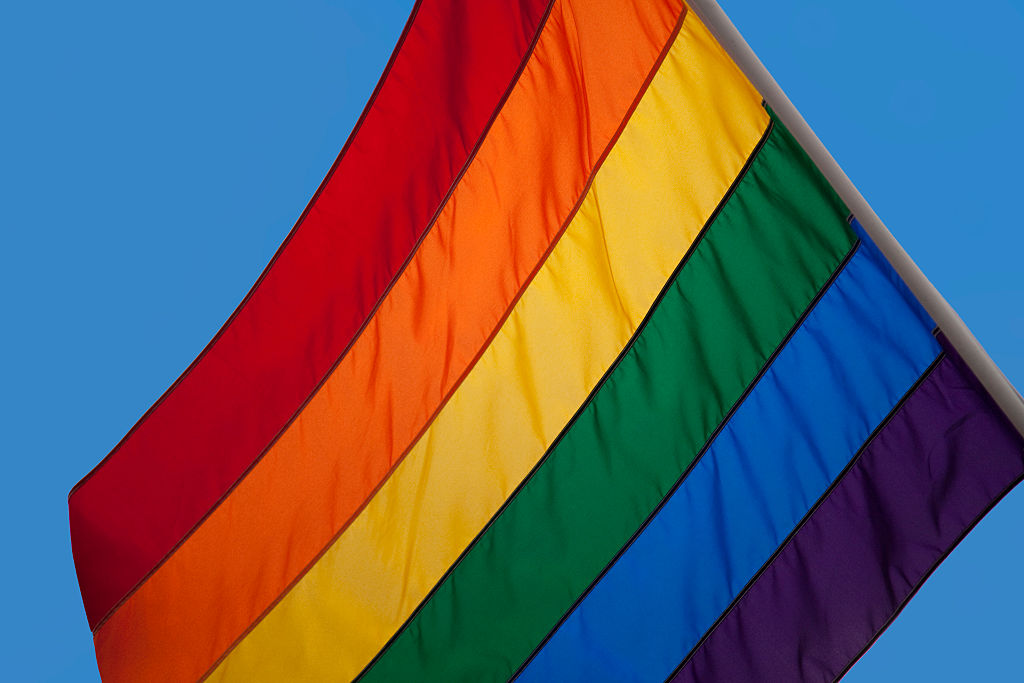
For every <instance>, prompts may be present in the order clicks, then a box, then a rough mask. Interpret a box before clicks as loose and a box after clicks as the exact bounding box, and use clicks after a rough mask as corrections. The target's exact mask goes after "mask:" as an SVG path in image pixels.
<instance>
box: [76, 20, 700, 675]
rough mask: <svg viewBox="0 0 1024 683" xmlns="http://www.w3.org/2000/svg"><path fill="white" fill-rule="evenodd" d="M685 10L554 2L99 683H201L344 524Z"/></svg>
mask: <svg viewBox="0 0 1024 683" xmlns="http://www.w3.org/2000/svg"><path fill="white" fill-rule="evenodd" d="M681 11H682V8H681V5H680V2H679V1H678V0H659V1H658V2H651V1H650V0H633V2H622V0H558V1H557V2H556V3H555V5H554V8H553V10H552V13H551V16H550V17H549V19H548V21H547V24H546V26H545V27H544V30H543V33H542V34H541V38H540V40H539V42H538V44H537V46H536V49H535V52H534V54H533V55H532V57H531V58H530V61H529V63H528V65H527V67H526V69H525V70H524V72H523V74H522V76H521V78H520V80H519V82H518V84H517V85H516V87H515V88H514V90H513V92H512V94H511V96H510V97H509V100H508V102H507V103H506V105H505V107H504V109H503V110H502V112H501V114H500V115H499V117H498V119H497V120H496V121H495V123H494V126H493V127H492V128H491V131H490V132H489V134H488V136H487V139H486V140H485V141H484V143H483V145H482V146H481V149H480V151H479V153H478V155H477V158H476V159H475V160H474V161H473V162H472V164H471V165H470V167H469V169H468V171H467V172H466V175H465V176H464V178H463V179H462V181H461V183H460V184H459V185H458V187H457V188H456V190H455V193H454V194H453V196H452V198H451V200H450V201H449V203H448V204H447V205H446V206H445V208H444V210H443V211H442V213H441V215H440V216H439V218H438V221H437V224H436V225H435V226H434V227H433V229H432V230H431V231H430V233H429V234H428V235H427V237H426V239H424V241H423V244H422V245H421V247H420V249H419V250H418V252H417V253H416V255H415V257H414V258H413V260H412V262H411V263H410V265H409V267H408V268H407V269H406V271H405V273H403V275H402V276H401V278H400V279H399V280H398V282H397V283H396V285H395V287H394V289H393V290H392V291H391V293H390V294H389V295H388V297H387V298H386V299H385V301H384V302H383V304H382V306H381V307H380V309H379V311H378V312H377V315H376V316H375V317H374V318H373V319H372V321H371V322H370V324H369V325H368V326H367V328H366V330H365V332H364V333H363V335H362V336H361V337H360V338H359V339H358V341H357V342H356V344H355V345H353V347H352V350H351V351H350V352H349V354H348V356H346V357H345V358H344V359H343V361H342V362H341V364H340V365H339V366H338V368H337V369H336V370H335V371H334V373H333V374H332V375H331V377H330V378H329V380H328V381H327V382H326V383H325V384H324V386H323V388H322V389H321V390H320V391H319V393H318V394H317V395H316V397H315V398H314V399H313V400H312V401H311V402H310V403H309V405H308V406H307V407H306V408H305V410H304V411H303V412H302V414H301V415H300V416H299V417H298V419H297V420H296V421H295V422H294V423H293V424H292V425H291V427H289V429H288V430H287V431H286V432H285V433H284V435H283V436H282V437H281V439H280V440H279V441H278V442H277V443H276V444H274V446H273V447H272V448H271V449H270V450H269V451H268V452H267V454H266V455H265V457H264V458H263V459H262V460H261V461H260V462H259V463H258V464H257V466H256V467H255V468H254V469H253V470H252V471H251V472H250V474H249V475H248V476H247V477H246V478H245V479H244V480H243V481H242V483H241V484H240V485H239V486H238V488H237V489H235V491H233V492H232V493H231V495H230V496H228V498H226V499H225V501H224V502H223V503H222V504H221V505H220V507H218V508H217V509H215V510H214V511H213V513H212V514H211V515H210V517H209V518H208V519H207V520H206V521H205V522H204V523H203V524H202V525H201V526H200V527H199V528H198V529H197V530H196V532H195V533H194V534H193V535H192V536H191V537H190V538H189V539H188V540H187V541H186V542H185V543H184V544H183V545H182V546H181V547H180V548H179V549H178V550H177V552H176V553H174V555H172V556H171V557H170V558H169V559H168V561H167V562H166V563H165V564H164V565H163V566H161V567H160V568H159V569H158V570H157V571H156V572H155V573H154V574H153V575H152V576H151V577H150V578H149V580H148V581H147V582H146V583H144V584H143V585H142V586H141V587H140V588H139V590H138V591H137V592H136V593H135V594H134V595H132V596H131V597H130V598H129V600H128V601H126V602H125V604H124V605H122V607H121V608H120V609H119V610H118V611H117V612H115V613H114V614H113V615H112V616H111V618H110V619H109V620H108V621H107V622H106V623H105V624H103V625H102V627H101V628H100V630H99V631H98V632H97V634H96V650H97V658H98V660H99V664H100V670H101V672H102V673H103V676H104V678H105V679H107V680H181V679H195V678H197V677H199V676H201V675H202V673H203V672H204V671H206V670H207V668H208V667H209V666H210V665H211V664H213V663H214V662H215V661H216V660H217V658H218V657H220V656H221V654H222V653H223V652H224V651H225V650H226V649H227V648H228V647H229V646H230V645H231V644H232V643H233V642H234V641H235V640H236V639H237V638H238V637H239V636H240V635H242V634H243V632H244V631H245V630H246V629H247V627H249V625H250V624H252V623H253V621H254V620H255V619H257V618H258V617H259V615H260V614H261V613H262V612H263V611H264V610H266V609H267V608H268V607H269V606H270V605H271V604H272V603H273V601H274V600H275V599H276V598H277V597H278V596H279V595H280V594H281V592H282V591H283V590H284V589H285V588H286V587H287V586H288V585H289V583H291V582H292V581H293V580H294V579H296V578H297V577H298V576H299V574H300V573H301V572H302V571H303V570H304V568H305V567H306V566H307V565H308V564H309V563H310V562H311V561H313V560H314V559H315V558H316V556H317V554H318V553H319V552H320V551H321V550H322V549H323V548H324V547H325V546H326V545H327V544H328V543H329V542H330V541H331V539H332V538H333V537H334V536H335V535H336V533H337V532H338V531H339V530H340V529H342V528H343V527H344V526H345V525H346V524H347V523H348V522H349V521H350V520H351V519H352V517H353V516H354V515H355V514H356V513H358V511H359V509H360V508H361V506H362V505H363V504H364V502H365V501H366V500H367V498H368V497H369V496H371V495H372V493H373V491H374V490H375V489H376V487H378V486H379V484H380V483H381V482H382V481H383V480H384V478H385V477H386V476H387V474H388V473H389V472H390V470H391V468H392V467H393V466H394V465H395V464H396V462H397V461H398V460H399V459H400V457H401V455H402V454H403V453H404V452H405V451H406V450H407V449H408V447H409V446H410V445H411V444H412V443H413V442H414V441H415V439H416V438H417V436H418V435H419V434H420V433H421V432H422V430H423V429H425V427H426V426H427V424H428V423H429V422H430V420H431V419H432V417H433V415H434V414H435V413H436V411H437V410H439V409H440V407H441V405H442V404H443V402H444V401H445V400H446V397H447V396H448V395H450V393H451V392H452V391H454V389H455V387H456V386H457V385H458V383H459V382H460V381H461V378H462V377H463V376H464V374H465V373H466V372H467V371H468V370H469V368H470V367H471V365H472V364H473V362H474V361H475V358H476V357H477V355H478V354H479V353H480V352H481V351H482V349H483V348H484V347H485V346H486V344H487V343H489V341H490V338H491V336H492V335H493V334H494V332H495V331H496V330H497V329H498V327H499V326H500V324H501V322H502V320H503V319H504V316H505V315H506V313H507V311H508V310H509V309H510V307H511V306H512V304H513V303H514V301H515V300H516V299H517V298H518V296H519V294H520V292H521V290H522V288H523V287H524V286H525V285H526V284H527V283H528V281H529V279H530V278H531V277H532V273H533V272H535V270H536V269H537V268H538V267H539V266H540V264H541V263H542V261H543V259H544V258H545V255H546V253H547V251H548V249H549V247H550V246H551V244H552V240H553V239H554V238H555V236H556V235H557V234H558V232H559V230H560V229H561V227H562V224H563V223H564V222H565V221H566V220H567V218H568V216H569V214H570V212H571V210H572V207H573V206H574V204H575V203H576V202H577V200H578V199H579V197H580V195H581V194H582V193H583V191H584V187H585V183H586V180H587V178H588V176H589V175H590V173H591V171H592V166H593V164H594V162H595V161H596V160H597V159H598V158H599V157H600V156H601V154H602V153H603V151H604V149H605V147H606V146H607V145H608V144H609V142H610V140H611V138H612V136H613V134H614V133H615V131H616V129H617V128H618V127H619V124H620V123H621V121H622V119H623V117H624V116H625V114H626V112H627V111H628V109H629V108H630V106H631V105H632V103H633V100H634V98H635V97H636V96H637V94H638V92H639V91H640V89H641V86H642V84H643V82H644V80H645V79H646V78H647V76H648V73H649V72H650V70H651V69H652V67H653V66H654V64H655V62H656V60H657V58H658V55H659V53H660V52H661V49H662V47H663V46H664V44H665V42H666V41H667V40H668V38H669V36H670V35H671V32H672V29H673V27H674V26H675V24H676V19H677V17H678V15H679V13H680V12H681ZM401 202H402V198H401V197H396V198H395V208H396V210H401ZM254 400H258V397H256V398H254Z"/></svg>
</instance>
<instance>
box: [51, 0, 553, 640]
mask: <svg viewBox="0 0 1024 683" xmlns="http://www.w3.org/2000/svg"><path fill="white" fill-rule="evenodd" d="M547 5H548V1H547V0H518V1H517V2H502V3H483V2H470V3H466V2H460V1H459V0H422V1H421V2H419V3H418V4H417V6H416V8H414V10H413V14H412V16H411V17H410V20H409V24H408V25H407V26H406V29H405V31H404V32H403V34H402V38H401V39H400V41H399V44H398V47H396V49H395V53H394V54H393V55H392V57H391V61H390V62H389V64H388V69H387V70H386V71H385V74H384V76H383V77H382V79H381V82H380V83H378V85H377V89H376V91H375V92H374V95H373V97H372V98H371V100H370V103H369V104H368V105H367V108H366V110H365V111H364V112H363V115H362V117H361V118H360V121H359V123H358V124H357V125H356V129H355V131H354V132H353V134H352V135H351V137H350V138H349V140H348V142H346V144H345V147H344V148H343V149H342V152H341V154H340V155H339V157H338V159H337V161H335V164H334V166H333V167H332V169H331V171H330V172H329V173H328V175H327V178H326V179H325V180H324V182H323V184H322V185H321V187H320V188H319V189H318V190H317V193H316V194H315V195H314V196H313V199H312V200H311V201H310V204H309V205H308V206H307V207H306V210H305V211H304V212H303V215H302V216H301V217H300V218H299V221H298V222H297V223H296V226H295V228H293V230H292V232H291V234H289V236H288V238H286V240H285V242H284V244H283V245H282V246H281V248H280V249H279V250H278V253H277V254H276V255H275V257H274V259H273V260H272V261H271V263H270V265H269V266H268V267H267V269H266V270H265V271H264V273H263V275H261V277H260V279H259V280H258V281H257V283H256V285H254V287H253V289H252V290H251V291H250V292H249V294H248V295H247V296H246V298H245V299H244V300H243V301H242V303H241V304H240V305H239V307H238V309H237V310H236V311H235V312H234V314H232V316H231V318H230V319H229V320H228V322H227V323H225V325H224V327H223V328H221V330H220V331H219V332H218V333H217V336H215V337H214V339H213V341H211V342H210V344H209V345H208V346H207V347H206V349H204V350H203V352H202V353H201V354H200V356H199V357H198V358H197V359H196V360H195V361H194V362H193V363H192V365H191V366H189V368H188V369H187V370H186V371H185V372H184V373H183V374H182V376H181V377H180V378H179V379H178V380H177V381H176V382H175V383H174V385H172V386H171V388H170V389H168V391H167V392H166V393H165V394H164V395H163V396H162V397H161V398H160V400H159V401H157V403H156V404H155V405H154V406H153V407H152V408H150V410H149V411H148V412H147V413H146V414H145V415H144V416H143V417H142V418H141V419H140V420H139V422H138V423H137V424H136V425H135V426H134V427H133V428H132V430H131V431H130V432H129V433H128V435H127V436H125V438H124V439H122V441H121V443H119V444H118V445H117V446H116V447H115V448H114V450H113V451H111V453H110V454H109V455H108V456H107V457H106V458H105V459H104V460H103V462H101V463H100V464H99V465H98V466H97V467H96V468H95V469H94V470H93V471H92V472H90V473H89V474H88V475H87V476H86V477H85V478H84V479H83V480H82V481H81V482H80V483H79V484H78V485H77V486H76V487H75V488H74V489H72V492H71V495H70V496H69V507H70V520H71V539H72V547H73V551H74V556H75V566H76V568H77V570H78V580H79V584H80V586H81V589H82V597H83V601H84V602H85V608H86V613H87V615H88V617H89V622H90V625H93V626H94V625H95V624H96V623H97V622H98V621H99V620H100V619H101V618H102V617H103V616H104V615H105V614H106V613H107V612H108V611H109V610H110V609H111V608H112V607H113V606H114V605H115V604H116V603H117V602H118V601H119V600H120V599H121V598H122V597H123V596H124V595H126V594H127V593H128V592H129V591H130V590H131V589H132V588H133V587H134V586H135V585H136V584H137V583H138V582H139V581H140V580H142V579H143V578H144V577H145V576H146V575H147V574H148V572H149V571H150V570H152V569H153V567H155V566H156V565H157V564H158V563H159V562H160V560H161V559H162V558H163V557H164V556H165V555H166V554H167V553H168V552H170V551H171V550H172V549H173V548H174V546H175V545H176V544H177V543H178V542H179V540H180V539H181V538H182V537H183V536H184V535H185V534H187V533H188V532H189V530H190V529H191V528H192V527H193V526H194V525H195V524H196V523H197V522H199V521H200V519H201V518H202V517H203V515H204V514H205V513H206V512H207V510H209V509H210V507H211V506H212V505H213V504H214V503H216V501H217V500H218V499H219V498H220V497H221V496H222V495H223V494H224V493H225V492H226V491H227V490H228V489H229V487H230V486H231V485H232V484H233V483H234V482H235V481H236V480H237V479H238V478H239V476H241V475H242V474H243V473H244V472H245V470H246V469H247V468H248V466H249V465H250V464H251V463H252V461H253V460H254V459H255V458H256V457H257V456H258V455H259V453H260V452H261V451H262V450H263V449H264V448H265V447H266V446H267V444H268V443H269V442H270V441H271V440H272V439H273V438H274V436H275V435H276V433H277V432H278V431H279V430H280V429H281V428H282V427H283V426H284V425H285V423H286V422H287V421H288V419H289V418H290V417H291V416H292V415H293V414H294V413H295V411H296V410H297V409H299V408H300V407H301V405H302V404H303V403H304V401H305V400H306V399H307V398H308V397H309V395H310V394H311V393H312V392H313V391H314V389H315V388H316V386H317V385H318V384H319V382H320V381H321V380H322V379H323V378H324V377H325V376H326V375H327V373H328V372H329V371H330V369H331V367H332V366H333V365H334V363H335V362H336V361H337V359H338V358H339V356H340V355H342V354H343V353H344V352H345V350H346V349H347V347H348V346H349V345H350V343H351V341H352V340H353V338H354V337H355V336H357V335H358V332H359V330H360V329H361V327H362V325H363V324H364V323H365V321H366V320H367V318H368V317H369V316H370V315H371V314H372V312H373V310H374V308H375V306H376V304H377V302H378V301H379V300H380V298H381V297H382V296H383V295H384V293H385V292H386V291H387V289H388V287H389V286H390V284H391V282H392V280H393V279H394V277H395V276H396V275H397V274H398V273H399V272H400V270H401V268H402V266H403V264H404V262H405V260H406V259H407V258H408V256H409V254H410V253H411V252H412V251H413V250H415V248H416V245H417V243H418V241H419V239H420V238H421V236H422V234H423V232H424V230H425V229H426V228H427V226H428V225H429V224H430V223H431V222H432V216H433V215H434V214H435V213H436V212H437V211H438V210H439V208H440V206H441V205H442V204H443V202H444V199H445V197H446V195H447V193H448V192H449V189H450V188H451V186H452V184H453V183H454V182H455V181H457V179H458V177H459V174H460V173H461V170H462V169H463V167H464V166H465V164H466V163H467V161H468V160H469V159H470V158H471V156H472V154H473V148H474V146H475V144H476V143H477V141H478V140H479V139H480V138H481V136H482V135H483V134H484V133H485V132H486V129H487V127H488V126H489V125H490V121H491V119H492V117H493V115H494V114H495V113H496V108H497V107H499V106H500V104H501V102H502V101H503V95H504V94H505V92H506V91H507V89H508V88H509V86H510V83H511V82H512V81H513V80H514V78H515V75H516V73H517V70H518V69H519V67H520V64H521V62H522V61H523V59H524V57H525V55H526V54H527V52H528V50H529V46H530V43H531V40H532V39H533V37H534V35H535V33H536V32H537V30H538V29H539V26H540V22H541V18H542V16H543V15H544V12H545V9H546V7H547ZM453 17H457V18H458V21H454V20H453Z"/></svg>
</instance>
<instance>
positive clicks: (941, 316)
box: [687, 0, 1024, 435]
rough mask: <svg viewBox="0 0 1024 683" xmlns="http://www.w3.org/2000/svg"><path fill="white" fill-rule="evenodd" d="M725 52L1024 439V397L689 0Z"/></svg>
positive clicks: (761, 78)
mask: <svg viewBox="0 0 1024 683" xmlns="http://www.w3.org/2000/svg"><path fill="white" fill-rule="evenodd" d="M687 2H688V4H689V6H690V8H691V9H693V10H694V11H695V12H696V13H697V15H698V16H699V17H700V18H701V20H702V21H703V22H704V23H705V25H707V27H708V29H709V30H710V31H711V33H712V34H714V36H715V37H716V38H717V39H718V41H719V43H721V45H722V47H723V48H725V50H726V52H728V53H729V55H730V56H731V57H732V58H733V60H734V61H735V62H736V64H737V65H738V66H739V67H740V69H742V70H743V73H744V74H746V76H747V78H748V79H750V82H751V83H753V84H754V87H755V88H757V90H758V91H759V92H760V93H761V96H762V97H764V99H765V102H767V103H768V105H769V106H770V107H771V108H772V110H773V111H774V112H775V113H776V115H777V116H778V117H779V119H780V120H781V121H782V123H784V124H785V125H786V127H787V128H788V129H789V131H790V132H791V133H792V134H793V136H794V137H796V139H797V141H799V142H800V145H801V146H802V147H803V148H804V150H805V151H806V152H807V154H808V155H809V156H810V157H811V159H812V160H813V161H814V163H815V164H816V165H817V166H818V168H819V169H820V170H821V172H822V173H823V174H824V175H825V177H826V178H827V179H828V181H829V182H830V183H831V184H832V187H833V188H835V190H836V192H837V193H838V194H839V196H840V197H841V198H842V199H843V201H844V202H845V203H846V205H847V207H849V209H850V210H851V211H852V212H853V214H854V216H856V217H857V220H858V222H860V224H861V225H862V226H863V227H864V230H865V231H866V232H867V233H868V235H869V236H870V237H871V239H872V240H873V241H874V242H875V244H876V245H878V248H879V249H880V250H881V251H882V253H883V254H884V255H885V257H886V259H888V261H889V263H890V264H891V265H892V267H893V269H894V270H895V271H896V272H897V273H899V275H900V277H901V278H903V280H904V281H905V282H906V283H907V285H908V286H909V287H910V290H911V291H912V292H913V293H914V296H916V297H917V299H918V301H920V302H921V305H922V306H924V308H925V310H926V311H928V314H929V315H931V317H932V319H934V320H935V322H936V323H938V325H939V328H940V329H941V330H942V331H943V333H945V335H946V338H947V339H949V341H950V343H951V344H952V345H953V347H954V348H955V349H956V350H957V352H958V353H959V354H960V356H961V357H962V358H963V359H964V362H966V363H967V365H968V367H970V369H971V370H972V371H973V372H974V374H975V375H976V376H977V378H978V380H979V381H980V382H981V384H982V386H984V387H985V389H986V390H987V391H988V393H989V394H991V396H992V398H993V399H994V400H995V402H996V404H998V406H999V407H1000V408H1001V409H1002V411H1003V412H1004V413H1005V414H1006V417H1007V418H1009V420H1010V422H1012V423H1013V425H1014V427H1016V428H1017V431H1018V432H1020V433H1021V434H1022V435H1024V398H1022V397H1021V395H1020V394H1019V393H1018V392H1017V390H1016V389H1014V388H1013V385H1012V384H1010V381H1009V380H1008V379H1007V378H1006V376H1005V375H1004V374H1003V373H1002V371H1001V370H1000V369H999V368H998V367H997V366H996V364H995V363H994V362H993V361H992V359H991V358H990V357H989V355H988V353H986V351H985V349H984V348H982V346H981V344H980V343H979V342H978V340H977V339H975V337H974V335H973V334H972V333H971V331H970V330H969V329H968V328H967V325H965V324H964V321H963V320H961V319H960V316H959V315H957V313H956V311H954V310H953V308H952V306H950V305H949V303H948V302H947V301H946V300H945V298H943V296H942V295H941V294H939V291H938V290H937V289H935V286H934V285H933V284H932V283H931V282H930V281H929V280H928V278H926V277H925V275H924V273H922V272H921V269H920V268H918V267H917V264H916V263H914V262H913V260H911V258H910V256H908V255H907V252H906V251H904V250H903V247H902V246H900V243H899V242H897V241H896V238H895V237H893V236H892V233H891V232H889V229H888V228H886V227H885V224H884V223H882V219H880V218H879V217H878V215H877V214H876V213H875V212H874V210H872V208H871V206H870V205H869V204H868V203H867V200H865V199H864V197H863V195H861V193H860V191H858V190H857V188H856V187H855V186H854V184H853V183H852V182H850V179H849V178H848V177H847V176H846V174H845V173H843V170H842V169H841V168H840V167H839V164H838V163H836V160H835V159H833V158H832V155H831V154H830V153H829V151H828V150H827V149H826V148H825V146H824V145H823V144H822V143H821V140H819V139H818V137H817V136H816V135H815V134H814V131H812V130H811V127H810V126H809V125H807V122H806V121H805V120H804V118H803V117H802V116H801V115H800V112H798V111H797V110H796V107H794V106H793V103H792V102H790V101H789V98H788V97H786V94H785V93H784V92H783V91H782V88H780V87H779V84H778V83H776V82H775V79H774V78H772V75H771V74H770V73H768V70H767V69H766V68H765V67H764V64H762V63H761V60H759V59H758V58H757V55H755V54H754V51H753V50H751V49H750V46H749V45H747V42H746V41H745V40H744V39H743V36H742V35H740V32H739V31H738V30H737V29H736V26H735V25H733V23H732V21H731V20H730V19H729V17H728V16H726V14H725V12H723V11H722V8H721V7H719V5H718V3H717V2H716V1H715V0H687Z"/></svg>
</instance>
